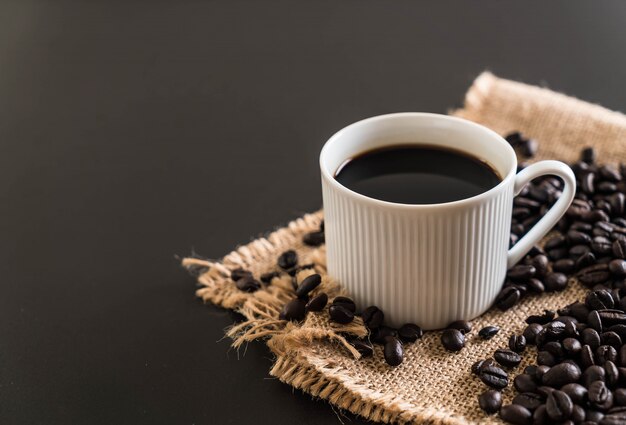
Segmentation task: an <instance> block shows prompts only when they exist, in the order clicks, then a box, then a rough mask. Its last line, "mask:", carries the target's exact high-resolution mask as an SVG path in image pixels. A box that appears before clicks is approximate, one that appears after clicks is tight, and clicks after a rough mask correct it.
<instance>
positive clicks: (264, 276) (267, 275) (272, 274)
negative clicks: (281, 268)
mask: <svg viewBox="0 0 626 425" xmlns="http://www.w3.org/2000/svg"><path fill="white" fill-rule="evenodd" d="M278 276H280V273H279V272H268V273H264V274H262V275H261V277H260V280H261V282H263V283H265V284H266V285H269V284H270V283H272V279H274V278H275V277H278Z"/></svg>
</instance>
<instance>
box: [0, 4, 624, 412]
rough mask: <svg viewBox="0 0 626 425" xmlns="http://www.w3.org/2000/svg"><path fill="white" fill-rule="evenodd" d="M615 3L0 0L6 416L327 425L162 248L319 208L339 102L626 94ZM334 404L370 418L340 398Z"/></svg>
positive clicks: (253, 232) (205, 248)
mask: <svg viewBox="0 0 626 425" xmlns="http://www.w3.org/2000/svg"><path fill="white" fill-rule="evenodd" d="M625 16H626V3H624V2H621V1H617V0H616V1H594V2H588V1H570V0H567V1H551V2H545V1H525V2H516V3H513V2H505V1H498V2H494V1H491V0H486V1H472V2H468V1H465V0H462V1H438V2H435V1H432V2H429V3H425V2H414V1H394V2H387V1H365V0H358V1H356V0H355V1H339V0H328V1H315V2H313V1H296V0H285V1H251V2H243V1H235V0H228V1H214V2H196V1H172V2H154V1H145V2H144V1H124V2H115V1H106V2H105V1H101V2H97V1H93V2H67V1H54V2H53V1H50V2H32V1H24V0H20V1H16V2H0V147H1V151H0V226H1V227H0V241H1V242H0V258H1V261H0V290H1V292H0V423H3V424H35V423H46V424H69V423H89V424H100V423H101V424H113V423H116V424H218V423H219V424H226V423H229V424H239V423H257V424H260V423H272V424H276V423H300V424H322V423H338V421H339V420H338V419H337V418H336V413H335V412H334V411H333V409H332V408H331V407H330V406H329V405H328V404H326V403H325V402H320V401H315V402H313V401H311V400H310V397H308V396H306V395H303V394H301V393H300V392H298V391H294V390H292V389H291V388H290V387H289V386H286V385H284V384H281V383H280V382H278V381H276V380H274V379H271V378H269V375H268V370H269V367H270V365H271V360H270V359H271V354H270V353H269V352H268V351H267V349H266V348H265V347H264V346H263V345H262V344H260V343H256V344H251V345H250V346H249V347H248V349H247V353H246V354H245V355H243V352H242V353H240V354H239V355H237V353H236V352H234V351H232V350H229V344H228V341H220V339H221V338H222V336H223V328H224V327H226V326H227V325H229V324H230V323H231V322H232V320H233V315H232V314H231V313H228V312H226V311H223V310H220V309H217V308H214V307H209V306H203V305H202V303H201V302H199V301H198V300H196V299H195V297H194V288H195V286H194V281H193V279H192V278H191V277H188V276H187V275H186V273H185V272H184V271H183V270H182V269H180V268H179V266H178V262H177V260H176V259H175V257H174V256H175V254H179V255H185V254H188V253H189V252H190V251H191V250H192V248H193V249H195V250H196V251H197V252H198V253H201V254H203V255H205V256H208V257H211V258H219V257H220V256H222V255H223V254H224V253H227V252H229V251H230V250H231V249H232V248H233V247H234V246H235V245H237V244H239V243H245V242H248V241H249V240H250V239H251V238H252V237H255V236H258V235H259V234H261V233H262V232H264V231H267V230H271V229H272V228H273V227H274V226H277V225H279V224H281V223H285V222H287V221H288V220H290V219H292V218H294V217H296V216H298V215H300V214H301V213H303V212H307V211H311V210H315V209H317V208H319V206H320V204H321V195H320V189H319V174H318V168H317V155H318V152H319V150H320V148H321V146H322V144H323V143H324V141H325V140H326V139H327V138H328V137H329V136H330V135H331V134H332V133H333V132H335V131H336V130H338V129H339V128H341V127H343V126H345V125H347V124H349V123H350V122H352V121H355V120H358V119H361V118H365V117H368V116H371V115H376V114H382V113H387V112H396V111H432V112H446V110H447V109H448V108H450V107H455V106H460V103H461V101H462V98H463V93H464V92H465V90H466V89H467V87H468V86H469V85H470V83H471V81H472V79H473V78H474V77H476V75H477V74H478V73H480V72H481V71H482V70H484V69H490V70H492V71H493V72H495V73H496V74H498V75H500V76H504V77H508V78H513V79H519V80H523V81H525V82H528V83H532V84H541V85H548V86H549V87H551V88H553V89H556V90H559V91H563V92H566V93H569V94H572V95H576V96H578V97H581V98H583V99H586V100H590V101H593V102H598V103H601V104H603V105H605V106H607V107H609V108H612V109H621V110H624V109H626V90H624V84H625V77H626V55H625V52H626V26H625V25H624V19H625ZM341 417H342V419H343V421H344V422H346V423H360V421H359V420H358V419H356V418H354V417H352V416H351V415H347V416H341Z"/></svg>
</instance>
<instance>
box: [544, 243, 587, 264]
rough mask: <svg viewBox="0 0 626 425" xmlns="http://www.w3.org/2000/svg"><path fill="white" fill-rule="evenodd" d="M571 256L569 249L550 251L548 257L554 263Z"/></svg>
mask: <svg viewBox="0 0 626 425" xmlns="http://www.w3.org/2000/svg"><path fill="white" fill-rule="evenodd" d="M581 246H584V245H581ZM568 254H569V250H568V249H567V248H556V249H551V250H550V251H548V257H549V258H550V259H551V260H552V261H556V260H560V259H561V258H565V257H567V256H568Z"/></svg>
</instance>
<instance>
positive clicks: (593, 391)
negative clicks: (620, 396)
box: [587, 380, 611, 406]
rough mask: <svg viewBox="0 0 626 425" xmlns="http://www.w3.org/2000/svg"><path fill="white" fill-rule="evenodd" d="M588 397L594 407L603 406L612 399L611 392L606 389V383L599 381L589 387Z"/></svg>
mask: <svg viewBox="0 0 626 425" xmlns="http://www.w3.org/2000/svg"><path fill="white" fill-rule="evenodd" d="M587 397H588V399H589V402H590V403H591V404H592V405H595V406H603V405H604V403H605V402H606V401H607V400H608V399H609V397H611V391H610V390H609V389H608V388H607V387H606V384H605V383H604V381H600V380H598V381H594V382H592V383H591V384H590V385H589V387H588V392H587Z"/></svg>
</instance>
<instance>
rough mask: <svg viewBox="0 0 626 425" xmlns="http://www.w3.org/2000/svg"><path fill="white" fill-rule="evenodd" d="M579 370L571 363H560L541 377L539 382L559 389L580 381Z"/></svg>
mask: <svg viewBox="0 0 626 425" xmlns="http://www.w3.org/2000/svg"><path fill="white" fill-rule="evenodd" d="M580 376H581V372H580V368H579V367H578V366H577V365H575V364H572V363H560V364H558V365H556V366H554V367H552V368H550V370H549V371H547V372H546V373H545V374H544V375H543V376H542V377H541V382H542V383H543V384H544V385H549V386H551V387H553V388H560V387H562V386H563V385H565V384H570V383H572V382H576V381H578V379H580Z"/></svg>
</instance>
